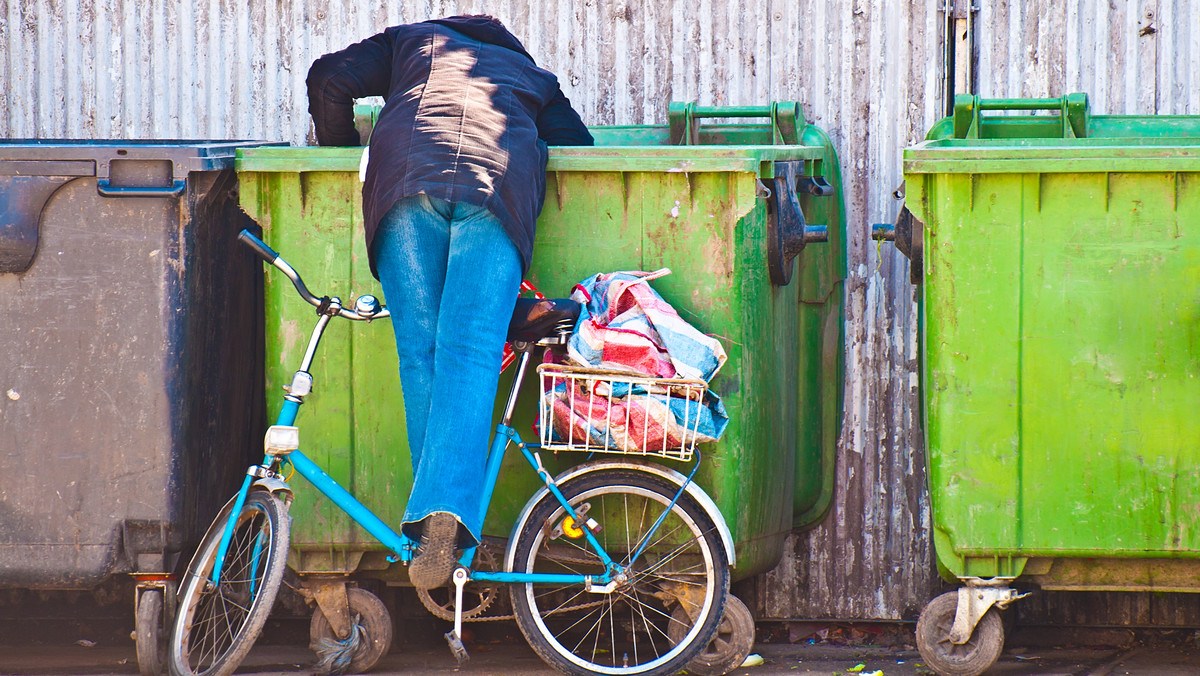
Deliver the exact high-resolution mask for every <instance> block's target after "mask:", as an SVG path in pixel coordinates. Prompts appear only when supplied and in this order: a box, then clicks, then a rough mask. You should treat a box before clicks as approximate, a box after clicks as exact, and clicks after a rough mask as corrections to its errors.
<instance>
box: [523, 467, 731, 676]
mask: <svg viewBox="0 0 1200 676" xmlns="http://www.w3.org/2000/svg"><path fill="white" fill-rule="evenodd" d="M559 489H560V490H561V491H562V493H563V496H564V497H565V498H566V499H567V502H569V503H570V504H571V507H572V508H573V509H574V510H575V511H576V512H577V513H585V514H586V516H585V517H584V519H583V520H584V521H587V520H588V519H593V520H595V522H596V524H597V525H596V526H595V527H594V528H593V532H594V533H595V536H596V539H597V540H598V541H599V542H600V544H601V546H602V547H603V548H604V550H605V551H606V552H607V553H608V555H609V556H610V557H611V558H612V559H613V560H614V561H616V562H618V563H620V564H622V565H623V566H625V567H626V575H627V579H625V580H624V581H621V582H620V583H619V584H618V585H617V587H616V589H615V590H613V591H611V592H609V593H596V592H593V591H589V590H588V589H587V588H586V585H585V584H584V583H582V582H581V583H573V584H561V583H556V584H546V583H538V582H529V583H520V584H513V585H512V586H511V587H510V591H511V592H512V602H513V610H514V612H515V615H516V619H517V625H518V626H519V627H520V628H521V632H522V633H523V634H524V635H525V639H526V640H527V641H529V645H530V646H531V647H532V648H533V649H534V651H535V652H537V653H538V655H540V656H541V657H542V659H544V660H545V661H546V662H547V663H549V664H550V665H551V666H553V667H555V668H557V669H559V670H561V671H564V672H566V673H568V674H577V675H579V676H583V675H585V674H627V675H633V674H638V675H649V676H657V675H659V674H675V673H677V672H679V671H680V670H681V669H683V668H684V665H686V664H687V662H688V660H690V659H692V657H693V656H695V655H696V654H697V653H698V652H699V651H700V650H702V649H703V648H704V647H705V646H706V645H708V642H709V641H710V640H711V639H712V637H713V634H714V633H715V632H716V629H717V625H718V624H719V623H720V620H721V614H722V610H723V608H724V605H725V598H726V595H727V594H728V591H729V566H728V563H727V558H726V554H725V550H724V547H722V545H721V541H720V536H719V534H718V533H717V529H716V526H715V525H714V524H713V521H712V519H710V518H709V516H708V514H707V513H705V511H704V510H703V509H702V508H701V507H700V505H699V504H698V503H697V502H696V501H695V500H694V499H692V497H691V496H689V495H687V494H686V493H685V494H683V495H682V496H680V498H679V500H678V501H677V502H676V503H675V504H674V505H672V504H671V501H672V499H674V497H675V493H676V492H678V486H676V485H674V484H671V483H669V482H667V481H666V480H664V479H661V478H659V477H657V476H654V475H652V474H648V473H643V472H632V471H620V470H613V471H607V472H597V473H594V474H586V475H583V476H581V477H579V478H577V479H574V480H571V481H568V482H565V483H563V484H562V485H560V486H559ZM664 514H665V516H664ZM660 516H661V517H663V520H662V522H661V523H660V524H659V525H658V527H657V528H654V526H655V524H656V523H657V522H658V519H659V517H660ZM586 527H587V526H586V525H585V524H575V523H573V522H572V521H570V520H569V519H567V517H566V512H565V510H564V509H563V507H562V505H561V504H559V503H558V500H557V499H555V498H554V496H552V495H546V496H544V497H543V498H542V499H541V500H539V501H538V503H537V504H536V505H535V506H534V507H533V509H532V510H531V511H530V515H529V518H528V519H527V520H526V522H525V524H524V526H523V527H522V529H521V532H520V533H518V535H517V542H516V545H515V554H516V556H515V559H514V563H513V571H514V572H521V573H543V574H573V575H590V576H600V575H602V574H604V572H605V570H604V565H603V564H602V563H601V562H600V558H599V557H598V556H597V555H596V554H595V553H594V552H593V551H592V550H591V548H590V547H589V546H588V543H587V541H586V539H585V538H584V537H582V532H581V530H580V529H581V528H586ZM643 545H644V547H643V549H642V552H641V553H640V554H639V555H638V556H637V558H636V560H634V559H633V558H632V557H633V555H634V554H635V553H636V552H637V550H638V548H639V546H643ZM672 623H678V624H680V625H682V626H674V627H673V626H672Z"/></svg>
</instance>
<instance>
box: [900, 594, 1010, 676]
mask: <svg viewBox="0 0 1200 676" xmlns="http://www.w3.org/2000/svg"><path fill="white" fill-rule="evenodd" d="M957 610H958V592H947V593H945V594H942V595H941V596H939V597H937V598H935V599H934V600H932V601H930V602H929V605H927V606H925V610H922V611H921V617H920V619H919V620H917V650H919V651H920V652H921V657H923V658H925V664H926V665H928V666H929V668H930V669H933V670H934V671H936V672H937V673H939V674H941V676H978V675H979V674H982V673H983V672H984V671H986V670H987V668H988V667H990V666H992V664H993V663H995V661H996V660H997V659H999V657H1000V652H1001V651H1002V650H1004V623H1003V622H1002V621H1001V619H1000V611H998V610H996V609H995V608H993V609H992V610H989V611H988V612H987V613H985V614H984V616H983V617H982V618H980V620H979V624H977V625H975V631H974V632H973V633H972V634H971V638H969V639H968V640H967V642H966V643H964V644H962V645H955V644H954V643H951V642H950V628H951V627H953V626H954V614H955V612H957Z"/></svg>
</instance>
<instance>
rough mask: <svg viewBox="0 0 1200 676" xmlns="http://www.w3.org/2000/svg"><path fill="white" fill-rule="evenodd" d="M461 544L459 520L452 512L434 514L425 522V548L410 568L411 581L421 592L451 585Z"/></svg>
mask: <svg viewBox="0 0 1200 676" xmlns="http://www.w3.org/2000/svg"><path fill="white" fill-rule="evenodd" d="M457 543H458V519H455V518H454V515H453V514H450V513H449V512H434V513H433V514H431V515H430V516H429V518H428V519H427V520H426V521H425V533H424V534H423V535H422V536H421V547H420V549H418V550H417V555H416V557H414V558H413V561H412V565H410V566H409V567H408V579H410V580H412V583H413V586H415V587H416V588H417V589H434V588H437V587H443V586H445V585H447V584H449V582H450V575H451V574H452V573H453V572H454V563H455V557H454V553H455V550H456V549H457V547H456V545H457Z"/></svg>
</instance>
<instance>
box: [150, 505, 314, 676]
mask: <svg viewBox="0 0 1200 676" xmlns="http://www.w3.org/2000/svg"><path fill="white" fill-rule="evenodd" d="M230 511H231V507H230V506H227V507H226V509H225V511H223V512H222V513H221V515H220V516H218V517H217V520H216V521H215V522H214V523H213V527H212V528H210V529H209V532H208V534H207V535H205V536H204V540H203V541H202V542H201V543H200V548H199V549H198V550H197V552H196V556H195V558H193V560H192V563H191V565H190V566H189V567H188V571H187V573H186V574H185V576H184V579H183V586H182V588H181V591H180V594H179V613H178V615H176V617H175V624H174V626H173V628H172V630H171V640H170V650H169V660H168V663H169V665H170V669H171V673H172V674H174V675H175V676H228V675H229V674H232V673H233V672H234V670H235V669H237V667H238V665H239V664H241V662H242V660H243V659H244V658H245V657H246V653H248V652H250V647H251V646H253V645H254V642H255V641H256V640H258V635H259V634H260V633H261V632H262V628H263V624H264V623H265V622H266V620H267V615H269V614H270V612H271V607H272V606H274V605H275V596H276V594H277V593H278V592H279V584H280V582H281V581H282V580H283V571H284V568H285V567H286V566H287V550H288V540H289V537H290V530H291V517H290V516H288V513H287V508H286V507H284V506H283V503H281V502H280V501H279V500H278V499H277V498H276V497H275V496H273V495H271V494H270V493H268V492H266V491H260V490H255V491H251V492H250V494H249V495H248V496H246V504H245V505H244V506H243V507H242V510H241V512H240V513H238V514H237V515H236V522H235V525H234V531H233V539H232V540H231V541H230V543H229V550H228V551H227V552H226V553H225V565H224V568H223V570H222V573H221V581H220V583H219V584H216V585H214V584H213V583H212V570H213V565H214V563H215V561H216V556H217V547H218V546H219V545H220V542H221V536H222V534H223V533H224V532H225V525H226V523H227V521H228V520H229V519H230V518H231V515H230V513H229V512H230Z"/></svg>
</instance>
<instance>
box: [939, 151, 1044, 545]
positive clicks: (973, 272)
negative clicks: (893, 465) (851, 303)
mask: <svg viewBox="0 0 1200 676" xmlns="http://www.w3.org/2000/svg"><path fill="white" fill-rule="evenodd" d="M993 179H994V180H995V181H996V182H997V183H995V184H993V183H992V180H993ZM979 180H980V179H979V178H978V177H975V176H972V175H940V174H939V175H936V176H934V177H929V178H926V179H925V185H926V189H927V193H926V199H927V200H928V201H929V202H930V203H932V204H936V205H937V211H936V215H934V214H931V219H932V220H928V221H926V224H927V226H928V227H927V231H928V233H929V234H928V239H927V244H926V249H925V256H926V270H927V273H926V281H925V294H926V295H925V305H924V313H925V315H926V317H929V318H932V319H927V320H926V322H925V334H924V348H925V364H924V366H925V373H924V378H925V390H926V393H927V394H926V396H927V397H928V410H929V417H928V419H927V421H928V422H927V424H926V434H927V441H926V443H927V447H928V448H931V449H933V448H936V449H938V452H937V453H931V454H930V458H929V461H930V462H929V481H930V485H931V486H932V487H934V488H933V490H935V491H936V492H937V494H938V496H939V497H940V498H942V499H940V500H935V501H934V503H933V511H934V519H933V522H934V526H935V528H937V529H938V530H941V531H944V536H945V537H947V538H949V539H950V541H952V542H953V543H954V549H955V551H958V550H960V549H970V548H978V547H989V546H993V545H999V546H1003V547H1015V546H1017V545H1018V544H1019V540H1018V527H1019V523H1020V521H1019V519H1020V513H1019V506H1018V495H1019V490H1018V489H1019V483H1018V482H1019V477H1018V472H1019V469H1020V467H1019V462H1020V455H1019V451H1020V447H1019V444H1020V429H1019V410H1018V408H1017V407H1016V406H1014V405H1012V402H1014V401H1018V399H1019V396H1020V384H1021V383H1020V379H1019V377H1018V374H1019V368H1020V357H1021V355H1020V349H1019V348H1020V341H1019V339H1018V335H1019V331H1020V301H1021V298H1020V291H1021V222H1022V210H1023V208H1024V205H1023V204H1022V200H1021V198H1020V196H1021V195H1022V190H1021V187H1022V176H1021V175H1002V176H1000V177H987V181H988V183H987V185H986V186H981V185H979V184H978V182H979ZM1000 191H1006V192H1003V193H1002V192H1000ZM1014 196H1015V197H1014ZM964 346H969V350H968V349H966V348H964ZM943 549H944V548H939V552H941V551H942V550H943Z"/></svg>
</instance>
